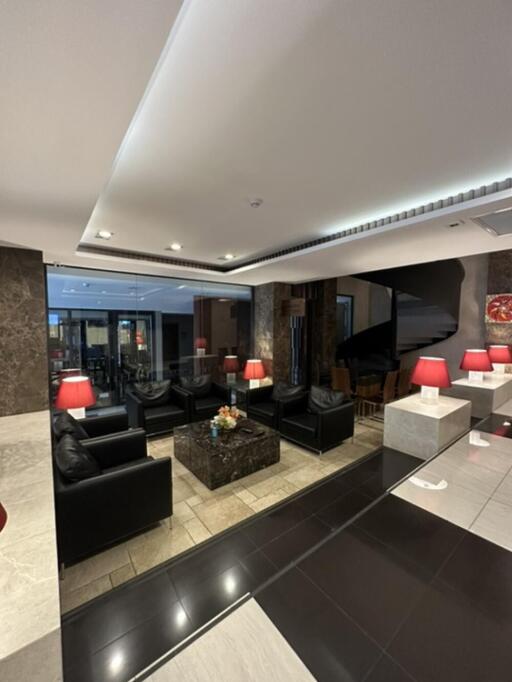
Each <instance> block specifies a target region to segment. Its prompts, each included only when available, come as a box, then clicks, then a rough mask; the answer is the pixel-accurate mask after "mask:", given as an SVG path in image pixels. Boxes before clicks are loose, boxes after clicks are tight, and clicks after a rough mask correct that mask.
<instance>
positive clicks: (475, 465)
mask: <svg viewBox="0 0 512 682" xmlns="http://www.w3.org/2000/svg"><path fill="white" fill-rule="evenodd" d="M507 440H510V439H507ZM455 445H457V446H458V443H455ZM451 447H454V446H451ZM462 447H463V446H462V445H461V446H460V448H459V447H457V449H456V452H460V451H461V450H462ZM450 449H451V448H449V449H448V450H443V451H442V452H440V453H439V455H446V456H447V457H448V456H449V455H450ZM486 450H487V448H486ZM489 452H490V453H492V449H489ZM497 452H501V454H505V453H503V452H502V451H499V450H498V451H497ZM439 455H436V456H435V457H433V458H432V459H430V460H428V464H430V463H431V462H435V460H437V459H438V457H439ZM469 464H471V465H472V466H474V467H477V468H478V467H479V468H481V469H485V470H486V471H489V472H492V473H493V474H501V473H502V472H501V471H496V469H493V468H491V467H490V466H488V465H487V464H475V463H474V462H469ZM511 471H512V465H511V467H510V469H507V472H506V473H505V474H504V477H507V476H508V474H510V472H511Z"/></svg>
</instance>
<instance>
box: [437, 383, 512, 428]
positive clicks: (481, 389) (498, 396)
mask: <svg viewBox="0 0 512 682" xmlns="http://www.w3.org/2000/svg"><path fill="white" fill-rule="evenodd" d="M489 375H490V376H485V375H484V380H483V381H478V382H474V381H469V380H468V379H467V378H464V379H457V380H456V381H454V382H453V383H452V386H451V388H447V389H444V390H443V394H444V395H449V396H451V397H453V398H462V399H464V400H470V401H471V405H472V408H471V415H472V416H473V417H479V418H482V417H488V416H489V415H490V414H491V413H492V412H497V410H498V408H499V407H500V406H501V405H503V403H506V402H507V400H510V399H512V375H511V374H498V375H496V374H494V373H489Z"/></svg>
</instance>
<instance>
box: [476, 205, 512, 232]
mask: <svg viewBox="0 0 512 682" xmlns="http://www.w3.org/2000/svg"><path fill="white" fill-rule="evenodd" d="M473 220H474V221H475V223H476V224H477V225H480V227H481V228H482V229H483V230H485V231H486V232H488V233H489V234H492V235H493V236H494V237H503V236H504V235H506V234H512V208H504V209H502V210H501V211H495V213H488V214H487V215H480V216H478V218H473Z"/></svg>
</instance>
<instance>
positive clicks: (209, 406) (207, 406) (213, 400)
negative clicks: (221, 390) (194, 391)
mask: <svg viewBox="0 0 512 682" xmlns="http://www.w3.org/2000/svg"><path fill="white" fill-rule="evenodd" d="M224 404H225V403H224V401H222V400H220V398H217V396H214V395H211V396H208V397H207V398H196V400H195V401H194V407H195V408H196V411H197V412H206V411H207V410H208V411H211V410H216V409H218V408H219V407H222V406H223V405H224Z"/></svg>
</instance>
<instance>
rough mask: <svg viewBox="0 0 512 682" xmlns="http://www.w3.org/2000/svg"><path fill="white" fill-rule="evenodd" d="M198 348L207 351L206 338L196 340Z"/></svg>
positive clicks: (201, 337)
mask: <svg viewBox="0 0 512 682" xmlns="http://www.w3.org/2000/svg"><path fill="white" fill-rule="evenodd" d="M196 348H199V349H200V350H206V339H205V337H204V336H198V337H197V339H196Z"/></svg>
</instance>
